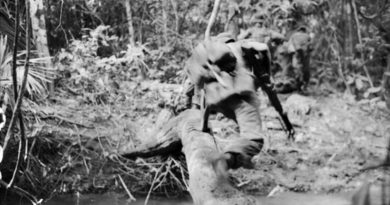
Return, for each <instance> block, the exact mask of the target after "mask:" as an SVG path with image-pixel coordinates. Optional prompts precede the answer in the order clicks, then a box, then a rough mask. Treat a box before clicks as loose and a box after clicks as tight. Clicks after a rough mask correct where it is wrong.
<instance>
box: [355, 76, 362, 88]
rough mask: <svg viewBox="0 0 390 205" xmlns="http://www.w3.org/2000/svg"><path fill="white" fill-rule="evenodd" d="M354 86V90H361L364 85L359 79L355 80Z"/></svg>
mask: <svg viewBox="0 0 390 205" xmlns="http://www.w3.org/2000/svg"><path fill="white" fill-rule="evenodd" d="M355 85H356V89H358V90H361V89H363V87H364V83H363V81H362V79H360V78H356V79H355Z"/></svg>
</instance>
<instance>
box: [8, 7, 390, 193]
mask: <svg viewBox="0 0 390 205" xmlns="http://www.w3.org/2000/svg"><path fill="white" fill-rule="evenodd" d="M125 1H126V0H121V1H112V0H50V1H49V0H46V1H44V2H45V9H46V10H45V11H42V12H44V14H45V19H46V28H47V38H48V44H49V49H50V52H51V55H52V56H53V59H52V60H53V62H54V68H46V67H44V66H43V63H42V60H44V59H41V58H39V57H38V55H36V53H34V51H33V52H32V57H31V58H30V62H29V65H30V66H31V71H30V73H29V77H28V81H27V94H26V96H25V97H26V99H28V100H27V101H26V102H25V105H24V107H23V108H22V110H23V113H24V114H25V116H26V117H25V121H26V122H27V126H28V128H29V129H30V130H31V131H30V132H29V133H28V134H29V138H31V140H30V141H29V144H28V145H29V147H30V150H29V153H28V156H29V160H28V161H27V162H26V163H25V164H24V165H22V167H21V170H22V171H21V174H20V175H21V176H20V180H19V181H18V182H17V184H18V185H20V186H23V188H26V189H28V190H30V191H31V192H32V193H34V194H36V195H40V196H45V194H47V193H51V192H54V191H59V192H72V191H73V192H87V191H106V190H107V189H109V188H111V189H116V188H120V187H122V185H121V184H120V183H117V182H119V181H120V180H119V178H120V177H121V176H122V177H123V178H124V179H125V180H132V181H136V182H138V183H136V184H134V185H133V186H132V187H130V189H131V190H134V191H135V192H136V193H138V194H147V193H149V194H150V192H151V190H153V191H154V192H156V193H158V194H161V195H164V194H166V193H167V192H169V191H170V190H176V189H178V190H181V191H182V192H185V191H186V184H185V182H184V181H185V180H184V178H185V177H186V173H185V170H184V169H183V166H182V165H181V164H180V163H179V161H178V160H177V159H173V158H168V159H166V158H163V159H152V160H150V161H136V162H135V161H129V160H125V159H123V158H121V157H118V153H114V152H111V151H108V150H105V149H104V148H102V147H100V145H101V144H102V141H105V142H103V144H109V145H110V146H111V147H113V148H118V147H119V146H120V144H121V142H122V141H121V140H123V138H126V139H132V140H134V144H137V139H135V137H134V135H135V134H134V133H135V132H136V131H139V130H142V129H144V130H146V131H144V132H148V131H150V130H147V129H148V125H150V124H152V123H154V122H155V121H157V120H156V118H157V112H158V110H157V109H156V108H161V107H170V108H171V107H173V106H174V104H176V103H177V102H178V101H180V99H179V98H178V97H177V96H178V95H180V94H181V87H182V84H183V83H184V78H185V74H184V73H183V66H184V63H185V61H186V59H187V58H188V57H189V55H190V53H191V51H192V48H193V47H194V46H196V45H197V43H198V42H199V41H201V40H202V39H204V36H203V35H204V31H205V29H206V25H207V21H208V19H209V17H210V14H211V11H212V8H213V1H212V0H180V1H179V0H169V1H168V0H131V1H130V2H131V3H130V4H131V5H130V6H131V8H130V10H131V17H132V18H129V16H128V15H129V13H128V12H127V11H126V4H125ZM20 2H21V3H20V5H21V6H20V8H21V11H23V10H24V1H20ZM127 6H128V5H127ZM21 14H22V16H24V15H25V14H26V12H21ZM21 19H24V18H21ZM129 19H131V20H129ZM14 21H15V4H14V1H12V0H3V1H1V3H0V25H1V26H0V34H1V35H2V36H1V38H0V66H1V67H0V83H1V87H0V97H1V103H2V104H0V105H4V104H5V105H6V106H9V109H8V111H7V112H6V116H7V118H10V115H11V111H9V110H11V108H12V107H13V105H14V100H13V99H14V96H13V94H12V75H11V68H12V62H11V61H12V44H13V42H12V39H14V28H13V25H14ZM3 25H4V26H3ZM129 25H131V26H132V27H133V34H131V33H130V31H129ZM254 26H263V27H266V28H270V29H274V30H277V31H280V32H281V33H283V34H285V35H289V34H290V33H291V32H292V31H294V30H295V29H298V28H300V27H304V28H306V29H307V30H308V31H309V32H310V33H311V34H312V36H313V48H314V50H313V52H312V65H311V67H312V78H311V80H310V86H311V87H312V88H313V90H314V91H315V92H318V93H320V94H329V93H340V92H343V93H348V94H350V95H352V96H353V97H354V98H355V99H357V100H363V101H366V102H367V101H368V102H377V101H386V102H387V104H388V107H390V2H389V1H388V0H277V1H276V0H234V1H230V0H229V1H222V5H221V6H220V11H219V14H218V17H217V21H216V23H215V25H214V27H213V29H212V34H213V35H216V34H218V33H221V32H224V31H227V30H229V31H232V32H235V33H236V34H238V33H239V32H240V30H245V29H248V28H251V27H254ZM25 27H26V22H25V21H24V20H22V21H21V33H22V34H21V40H20V44H18V47H19V50H20V52H19V53H18V61H17V65H18V67H17V73H18V76H19V77H20V78H21V76H22V73H23V66H22V65H23V64H24V61H23V59H24V57H25V55H26V51H24V50H23V49H24V48H25V47H26V43H25V42H24V37H25V35H26V34H25V30H26V29H25ZM132 41H134V43H132ZM21 81H22V80H21V79H19V80H18V83H19V84H20V83H21ZM52 81H54V88H55V94H54V95H51V96H48V95H47V94H48V87H47V85H48V82H52ZM155 82H158V83H159V84H157V85H156V84H155ZM161 85H164V86H161ZM161 90H163V91H161ZM113 105H115V106H113ZM75 107H76V108H77V109H75ZM145 116H149V118H148V119H146V120H145V119H144V118H143V117H145ZM130 121H133V122H135V121H137V122H139V124H140V125H142V126H140V127H142V128H140V127H137V126H135V125H134V124H132V123H130ZM92 125H94V126H95V129H96V130H98V131H96V130H95V131H96V132H95V131H94V132H92V131H91V129H90V128H91V126H92ZM107 127H109V128H110V129H107ZM75 129H76V130H77V131H74V130H75ZM4 130H5V129H3V130H1V132H0V133H1V136H3V134H4V132H5V131H4ZM18 130H19V129H15V131H16V132H17V131H18ZM80 133H81V134H80ZM96 133H98V134H96ZM138 134H139V133H138ZM107 136H110V137H111V138H108V137H107ZM2 138H3V137H2ZM2 138H1V139H2ZM12 147H13V148H12V150H10V151H9V152H11V153H12V152H16V151H17V142H14V143H13V144H12ZM91 147H92V148H93V149H91ZM58 153H60V154H58ZM8 154H9V153H8ZM6 155H7V153H5V154H4V156H6ZM92 165H93V166H92ZM136 166H138V168H137V169H135V168H134V167H136ZM4 167H5V168H3V167H1V170H0V171H1V173H2V174H3V176H4V177H3V179H5V178H7V177H9V175H11V173H12V171H13V168H14V162H13V161H12V160H9V163H7V164H6V166H4ZM92 167H93V168H92ZM107 170H109V171H107ZM152 173H154V174H152ZM94 175H96V177H91V176H94ZM137 175H142V176H141V177H138V176H137ZM153 179H154V180H153ZM37 187H40V189H37ZM113 187H114V188H113ZM150 187H151V188H150ZM149 188H150V189H149ZM305 190H306V189H305Z"/></svg>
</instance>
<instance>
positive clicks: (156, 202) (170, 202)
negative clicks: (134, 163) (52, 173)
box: [0, 193, 193, 205]
mask: <svg viewBox="0 0 390 205" xmlns="http://www.w3.org/2000/svg"><path fill="white" fill-rule="evenodd" d="M3 197H4V196H2V197H1V199H2V200H1V201H0V204H1V205H31V203H30V202H28V201H26V200H21V199H20V197H15V196H7V197H6V198H3ZM4 199H6V200H5V201H4ZM144 203H145V200H144V198H142V199H141V198H140V197H138V198H137V201H135V202H131V203H128V201H127V198H126V197H125V195H121V194H115V193H109V194H101V195H98V194H88V195H80V196H79V197H77V196H76V195H62V196H58V197H54V198H52V199H50V200H48V201H47V202H45V203H43V205H144ZM148 205H193V203H192V202H191V199H189V198H187V199H166V198H164V199H149V202H148Z"/></svg>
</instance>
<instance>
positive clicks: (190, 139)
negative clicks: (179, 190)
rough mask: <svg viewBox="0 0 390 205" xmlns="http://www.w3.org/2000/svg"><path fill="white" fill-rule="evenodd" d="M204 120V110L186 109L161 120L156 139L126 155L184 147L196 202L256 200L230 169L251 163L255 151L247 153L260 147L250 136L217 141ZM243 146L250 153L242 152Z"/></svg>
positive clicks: (246, 202)
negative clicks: (234, 179)
mask: <svg viewBox="0 0 390 205" xmlns="http://www.w3.org/2000/svg"><path fill="white" fill-rule="evenodd" d="M166 120H167V119H165V120H163V121H166ZM200 121H201V112H200V110H195V109H193V110H186V111H184V112H182V113H180V115H178V116H175V117H173V118H171V119H169V120H168V121H167V122H166V123H161V122H160V124H163V125H164V126H160V125H158V126H157V128H156V130H155V132H152V133H155V134H151V135H153V136H151V137H153V138H154V140H152V141H151V142H149V143H148V144H147V145H143V146H142V147H140V148H138V149H137V150H134V151H132V152H131V153H126V154H123V155H122V156H124V157H127V158H134V157H151V156H157V155H166V154H169V153H173V152H176V151H178V150H179V151H180V150H181V151H182V152H183V153H184V155H185V157H186V161H187V168H188V174H189V191H190V194H191V196H192V198H193V200H194V204H197V205H198V204H199V205H206V204H216V205H224V204H242V205H249V204H256V200H255V199H254V198H253V197H251V196H249V195H246V194H244V193H242V192H241V191H239V190H237V189H236V188H235V187H233V185H232V183H231V182H230V181H229V179H228V169H230V168H238V167H241V166H243V167H248V165H247V163H248V161H250V158H251V157H252V156H253V154H249V155H248V154H247V153H249V152H251V151H253V153H254V152H256V153H258V151H259V150H257V149H253V148H251V147H253V146H252V145H255V144H256V143H254V142H251V141H250V140H248V139H243V140H236V141H234V142H233V143H226V142H224V143H222V142H217V141H215V139H214V138H213V136H211V135H210V134H209V133H205V132H202V131H200ZM158 129H160V130H158ZM217 144H218V145H217ZM232 144H233V145H232ZM242 147H248V148H250V149H249V150H248V149H247V150H245V149H242ZM222 150H224V151H222ZM228 150H230V151H232V152H234V153H236V154H237V153H239V154H241V155H240V156H244V158H242V157H241V158H238V159H237V157H236V156H233V154H231V153H229V152H228ZM239 150H244V151H246V153H240V151H239Z"/></svg>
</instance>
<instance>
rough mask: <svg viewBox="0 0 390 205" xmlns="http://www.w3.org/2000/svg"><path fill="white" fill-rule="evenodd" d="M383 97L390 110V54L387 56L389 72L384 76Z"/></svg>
mask: <svg viewBox="0 0 390 205" xmlns="http://www.w3.org/2000/svg"><path fill="white" fill-rule="evenodd" d="M383 96H384V98H385V101H386V105H387V108H388V109H390V54H387V71H385V73H384V75H383Z"/></svg>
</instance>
